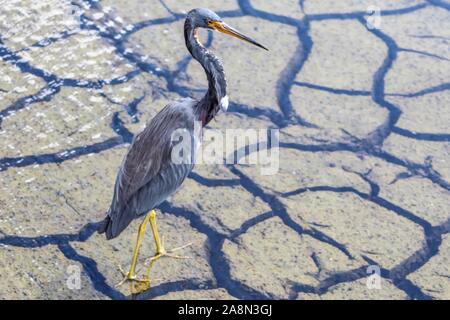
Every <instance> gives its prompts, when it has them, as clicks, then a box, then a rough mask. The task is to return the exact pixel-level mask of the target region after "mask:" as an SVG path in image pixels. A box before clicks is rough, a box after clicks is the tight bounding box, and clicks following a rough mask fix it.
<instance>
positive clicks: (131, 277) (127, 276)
mask: <svg viewBox="0 0 450 320" xmlns="http://www.w3.org/2000/svg"><path fill="white" fill-rule="evenodd" d="M149 216H150V214H149V215H147V216H146V217H145V219H144V220H143V221H142V223H141V224H140V226H139V229H138V235H137V240H136V245H135V247H134V250H133V258H132V260H131V266H130V271H128V273H126V272H124V271H123V269H122V268H121V267H120V266H119V270H120V271H121V272H122V274H123V276H124V279H123V280H122V281H121V282H120V283H119V284H118V285H117V286H121V285H122V284H124V283H125V282H127V281H136V282H141V283H148V284H149V283H150V281H149V279H142V280H138V279H137V278H136V264H137V260H138V256H139V250H140V248H141V245H142V238H143V236H144V234H145V231H146V230H147V224H148V222H149Z"/></svg>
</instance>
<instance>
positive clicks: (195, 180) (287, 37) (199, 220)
mask: <svg viewBox="0 0 450 320" xmlns="http://www.w3.org/2000/svg"><path fill="white" fill-rule="evenodd" d="M199 6H204V7H209V8H211V9H213V10H215V11H217V12H218V13H219V14H220V15H221V16H222V17H224V18H225V19H226V20H227V21H228V22H229V23H230V24H231V25H233V26H236V27H237V28H239V29H241V30H242V31H245V33H247V34H250V35H253V36H254V37H255V38H257V39H258V40H260V41H261V42H263V43H264V44H267V45H268V46H269V47H270V49H271V51H270V52H269V53H266V52H264V51H262V50H255V49H254V48H252V47H250V46H247V45H243V44H241V43H239V42H238V41H235V40H233V39H229V38H226V37H222V36H219V35H212V34H208V33H206V32H205V33H202V38H203V39H204V41H205V42H206V43H207V45H211V48H212V50H214V52H216V53H217V55H218V56H220V57H221V59H222V60H223V64H224V66H225V70H226V72H227V76H228V79H229V90H230V99H231V104H230V111H231V112H229V113H228V114H222V115H220V116H219V117H218V118H217V121H216V122H214V123H212V124H211V127H214V128H242V127H248V128H279V130H280V170H279V173H278V174H277V175H276V176H262V175H261V174H260V170H259V169H260V168H258V167H251V166H240V165H229V166H219V165H217V166H198V167H197V168H196V170H195V172H194V173H193V174H192V175H191V176H190V177H189V179H188V180H187V181H186V183H185V184H184V185H183V187H182V189H181V190H180V191H179V192H178V193H177V194H176V195H174V196H173V197H172V198H171V199H169V201H168V202H166V203H164V204H163V205H162V206H161V208H160V209H161V214H160V215H159V225H160V228H161V232H162V233H163V234H164V235H165V239H166V242H167V243H168V245H172V246H176V245H178V244H181V243H185V242H189V241H193V242H194V246H193V247H192V248H189V249H188V250H186V252H185V254H187V255H189V256H191V257H192V259H189V260H185V261H184V260H183V261H181V262H179V263H175V262H173V261H169V260H164V261H161V262H160V263H159V265H158V266H159V268H158V269H157V270H155V272H154V273H153V278H154V279H155V281H154V283H153V287H152V288H151V289H150V290H149V291H147V292H144V293H142V294H141V295H138V296H130V292H129V291H128V289H127V288H126V287H121V288H116V287H115V284H116V283H118V282H119V281H120V280H121V279H120V278H121V275H120V273H119V272H118V271H117V268H116V266H117V265H118V264H122V265H125V266H126V265H128V263H129V259H130V254H131V248H132V245H133V243H134V237H135V231H136V229H137V225H138V222H135V223H133V224H132V225H131V226H130V227H129V228H128V229H127V230H126V231H125V232H124V233H123V235H122V236H121V237H119V238H118V239H115V240H113V241H110V242H107V241H105V239H104V238H103V237H102V236H99V235H98V234H96V232H95V229H96V225H97V222H98V221H100V220H101V219H102V217H103V215H104V212H105V210H106V209H107V207H108V205H109V201H110V198H111V192H112V189H113V184H114V179H115V175H116V171H117V168H118V166H119V164H120V162H121V159H122V157H123V155H124V153H125V151H126V148H127V145H128V143H129V142H130V141H131V139H132V137H133V134H134V133H136V132H138V131H139V129H140V128H141V127H142V126H143V125H144V123H145V121H146V119H148V118H150V117H152V115H154V114H155V112H157V111H158V110H159V109H161V108H162V107H163V106H164V105H165V103H166V102H167V101H168V100H171V99H176V98H180V97H184V96H187V95H189V94H191V93H193V94H195V95H201V94H202V92H203V90H204V88H205V87H206V84H205V79H204V75H203V73H202V70H201V67H199V66H198V64H197V63H195V62H193V61H192V59H190V58H189V57H188V54H187V51H186V49H185V47H184V42H183V35H182V24H183V18H184V13H185V12H186V11H187V10H189V9H191V8H193V7H199ZM370 6H375V7H377V8H379V9H380V10H381V20H380V22H381V24H380V28H375V29H373V28H371V27H369V25H368V23H367V21H366V18H367V13H366V12H367V8H368V7H370ZM0 8H1V9H0V271H1V273H2V275H4V276H2V277H0V299H47V298H50V299H108V298H113V299H126V298H131V297H132V298H138V299H152V298H158V299H185V298H190V299H226V298H237V299H252V298H256V299H386V298H387V299H449V298H450V235H449V232H450V183H449V181H450V164H449V162H448V160H449V154H450V143H449V142H450V128H449V126H448V124H449V123H450V112H448V110H449V109H448V108H449V105H450V82H449V75H450V49H449V48H450V2H449V1H446V0H428V1H415V0H402V1H375V0H372V1H353V0H345V1H329V0H322V1H309V0H303V1H288V0H283V1H277V2H276V3H274V2H270V1H262V0H258V1H255V0H253V1H250V0H237V1H231V0H230V1H220V2H219V1H172V0H165V1H156V0H155V1H145V2H141V1H135V0H133V1H113V0H103V1H82V0H77V1H72V2H69V1H60V0H46V1H24V0H20V1H18V0H8V1H5V0H2V1H0ZM213 38H214V39H213ZM212 40H214V41H213V42H212V44H211V41H212ZM151 245H152V244H151V238H150V237H149V238H148V243H146V245H145V246H144V248H143V251H142V252H143V254H142V259H144V258H146V257H148V256H150V255H152V253H153V250H154V248H152V247H151ZM141 262H142V261H141ZM373 265H376V266H379V267H380V271H381V283H380V284H381V288H380V289H370V288H369V287H368V286H367V280H368V275H369V274H368V272H367V271H368V267H369V266H373ZM74 267H75V269H74ZM76 267H78V268H79V270H80V271H81V274H80V277H81V278H80V280H81V282H80V284H81V287H80V288H79V289H76V290H73V287H71V285H70V283H69V282H68V280H70V272H71V270H76ZM6 275H8V276H6Z"/></svg>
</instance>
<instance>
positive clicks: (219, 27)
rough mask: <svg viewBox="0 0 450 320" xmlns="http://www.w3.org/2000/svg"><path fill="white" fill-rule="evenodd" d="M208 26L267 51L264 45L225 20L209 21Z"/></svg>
mask: <svg viewBox="0 0 450 320" xmlns="http://www.w3.org/2000/svg"><path fill="white" fill-rule="evenodd" d="M208 26H209V27H211V28H213V29H214V30H217V31H219V32H222V33H225V34H228V35H230V36H233V37H235V38H238V39H240V40H244V41H246V42H248V43H251V44H253V45H255V46H257V47H260V48H262V49H264V50H267V51H269V49H267V48H266V47H265V46H263V45H262V44H259V43H258V42H256V41H255V40H253V39H252V38H250V37H247V36H245V35H243V34H242V33H241V32H239V31H237V30H236V29H234V28H232V27H230V26H229V25H227V24H226V23H225V22H219V21H211V22H210V23H209V24H208Z"/></svg>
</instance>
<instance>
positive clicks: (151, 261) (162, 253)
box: [145, 242, 192, 268]
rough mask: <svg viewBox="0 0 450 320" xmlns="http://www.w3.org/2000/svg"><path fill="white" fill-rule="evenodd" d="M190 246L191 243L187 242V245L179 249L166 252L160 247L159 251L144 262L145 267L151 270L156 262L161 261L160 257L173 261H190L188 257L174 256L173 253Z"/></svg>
mask: <svg viewBox="0 0 450 320" xmlns="http://www.w3.org/2000/svg"><path fill="white" fill-rule="evenodd" d="M190 246H192V242H189V243H188V244H185V245H184V246H181V247H177V248H174V249H170V250H166V249H165V248H164V246H163V245H161V249H160V250H159V251H158V252H157V253H156V254H155V255H154V256H153V257H151V258H149V259H147V261H146V262H145V265H148V266H149V267H150V268H151V267H152V266H153V264H154V263H155V262H156V261H157V260H159V259H161V258H162V257H168V258H173V259H190V257H186V256H180V255H177V254H175V252H177V251H180V250H183V249H185V248H187V247H190Z"/></svg>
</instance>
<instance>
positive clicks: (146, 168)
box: [99, 9, 228, 239]
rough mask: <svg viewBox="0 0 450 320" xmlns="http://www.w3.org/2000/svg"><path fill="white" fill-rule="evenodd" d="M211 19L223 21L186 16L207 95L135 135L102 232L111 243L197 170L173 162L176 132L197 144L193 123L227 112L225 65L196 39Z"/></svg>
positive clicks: (169, 109)
mask: <svg viewBox="0 0 450 320" xmlns="http://www.w3.org/2000/svg"><path fill="white" fill-rule="evenodd" d="M210 20H215V21H221V20H220V18H219V17H218V16H217V15H216V14H215V13H214V12H212V11H210V10H208V9H195V10H192V11H191V12H189V14H188V15H187V18H186V21H185V26H184V35H185V39H186V46H187V48H188V50H189V52H190V53H191V55H192V56H193V58H194V59H196V60H197V61H199V62H200V64H201V65H202V66H203V68H204V70H205V72H206V75H207V79H208V82H209V87H208V91H207V92H206V94H205V96H204V97H203V98H202V99H201V100H198V101H197V100H193V99H190V98H187V99H183V100H180V101H177V102H173V103H171V104H169V105H167V106H166V107H165V108H164V109H162V110H161V111H160V112H159V113H158V114H157V115H156V116H155V117H154V118H153V119H152V120H151V121H150V122H149V123H148V124H147V126H146V127H145V129H144V130H143V131H142V132H141V133H139V134H138V135H136V137H135V138H134V140H133V142H132V144H131V146H130V148H129V150H128V153H127V154H126V156H125V158H124V160H123V162H122V165H121V167H120V169H119V173H118V175H117V179H116V184H115V189H114V196H113V199H112V202H111V206H110V209H109V210H108V212H107V217H106V219H105V220H104V221H103V223H102V224H101V226H100V228H99V232H100V233H106V238H107V239H112V238H115V237H117V236H118V235H119V234H120V233H121V232H122V231H123V230H124V229H125V228H126V227H127V226H128V225H129V224H130V222H131V221H132V220H133V219H135V218H137V217H139V216H141V215H144V214H146V213H148V212H149V211H150V210H152V209H154V208H155V207H156V206H158V205H159V204H161V203H162V202H163V201H164V200H166V199H167V198H168V197H169V196H170V195H171V194H173V193H174V192H175V191H176V190H177V189H178V188H179V187H180V185H181V184H182V183H183V181H184V180H185V179H186V177H187V176H188V175H189V173H190V172H191V170H192V169H193V167H194V165H193V163H185V164H174V163H173V162H172V161H171V152H172V149H173V147H174V143H173V142H172V141H171V137H172V133H173V132H174V131H175V130H177V129H182V128H183V129H186V130H187V131H188V132H189V133H190V134H191V136H192V138H193V139H198V140H201V130H199V131H198V132H194V123H195V121H199V122H200V123H201V126H205V125H206V124H207V123H209V122H210V121H211V120H212V119H213V118H214V116H215V115H216V114H217V113H218V112H219V110H220V108H221V107H222V108H223V109H226V107H227V105H224V104H225V103H226V104H228V102H227V100H228V99H227V98H226V94H227V83H226V80H225V74H224V71H223V67H222V64H221V63H220V61H219V60H218V59H217V58H216V57H215V56H214V55H213V54H212V53H211V52H209V51H208V50H207V49H206V48H204V47H203V46H202V45H201V44H200V42H199V41H198V38H197V29H198V28H209V27H208V21H210ZM221 104H222V105H221ZM193 150H194V151H195V150H196V149H195V148H194V149H193ZM194 157H195V155H194Z"/></svg>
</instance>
